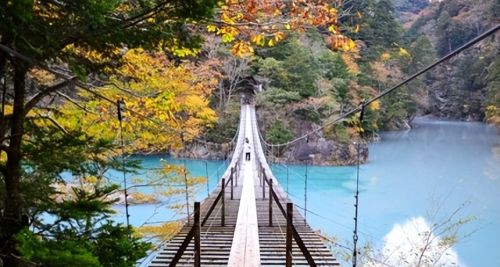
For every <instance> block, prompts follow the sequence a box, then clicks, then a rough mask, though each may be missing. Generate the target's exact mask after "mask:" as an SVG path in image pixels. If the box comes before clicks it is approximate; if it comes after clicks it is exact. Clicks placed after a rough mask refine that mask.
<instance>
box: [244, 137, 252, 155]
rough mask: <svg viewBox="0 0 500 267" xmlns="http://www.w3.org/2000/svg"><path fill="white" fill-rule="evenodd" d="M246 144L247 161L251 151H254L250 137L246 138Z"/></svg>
mask: <svg viewBox="0 0 500 267" xmlns="http://www.w3.org/2000/svg"><path fill="white" fill-rule="evenodd" d="M245 141H246V144H245V151H246V152H245V159H246V160H247V161H249V160H250V151H252V147H251V146H250V143H249V141H248V138H245Z"/></svg>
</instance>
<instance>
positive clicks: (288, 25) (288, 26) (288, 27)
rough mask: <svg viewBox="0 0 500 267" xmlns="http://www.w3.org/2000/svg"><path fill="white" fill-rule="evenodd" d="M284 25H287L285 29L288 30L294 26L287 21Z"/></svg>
mask: <svg viewBox="0 0 500 267" xmlns="http://www.w3.org/2000/svg"><path fill="white" fill-rule="evenodd" d="M283 27H285V29H287V30H290V29H291V28H292V27H291V26H290V24H288V23H286V24H285V25H284V26H283Z"/></svg>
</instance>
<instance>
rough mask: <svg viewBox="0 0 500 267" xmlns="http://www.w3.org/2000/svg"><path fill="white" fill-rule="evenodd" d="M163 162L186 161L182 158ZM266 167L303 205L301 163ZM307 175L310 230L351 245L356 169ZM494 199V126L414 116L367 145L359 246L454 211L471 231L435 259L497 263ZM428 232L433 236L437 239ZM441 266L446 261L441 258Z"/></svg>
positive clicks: (387, 244)
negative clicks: (404, 127)
mask: <svg viewBox="0 0 500 267" xmlns="http://www.w3.org/2000/svg"><path fill="white" fill-rule="evenodd" d="M161 158H165V157H162V156H147V157H143V158H142V159H143V165H144V166H147V167H148V168H155V167H159V166H160V164H161V161H160V159H161ZM165 159H166V160H167V161H169V162H173V163H177V164H184V161H183V160H171V159H168V158H165ZM185 162H186V164H187V167H188V168H189V170H190V171H191V172H192V173H193V175H196V176H205V175H206V169H205V161H194V160H186V161H185ZM207 167H208V172H209V177H210V183H209V186H210V190H212V189H213V188H214V186H215V184H216V180H217V177H218V176H220V175H221V174H222V172H223V171H224V169H225V163H224V162H222V161H208V162H207ZM272 168H273V172H274V174H275V176H276V177H277V178H278V179H279V182H280V184H281V186H282V187H283V188H284V189H285V190H286V189H287V188H288V190H289V196H290V198H291V199H292V200H293V201H294V203H296V204H297V205H299V206H300V207H305V206H306V205H305V203H304V184H305V179H304V178H305V173H306V166H305V165H290V166H289V167H288V168H287V167H286V166H285V165H281V164H275V165H273V166H272ZM287 173H288V174H287ZM149 175H154V174H151V173H150V174H149ZM307 176H308V185H307V187H308V192H307V208H308V209H309V210H310V211H311V212H309V213H308V214H307V215H306V216H307V220H308V221H309V223H310V224H311V226H312V227H313V228H315V229H319V230H321V231H322V232H323V233H324V234H327V235H330V236H336V237H337V238H338V240H339V243H341V244H343V245H345V246H348V247H350V246H352V230H353V225H354V221H353V217H354V206H353V204H354V197H353V196H354V191H355V185H356V183H355V178H356V168H355V167H352V166H351V167H323V166H307ZM130 179H132V178H130ZM206 194H207V190H206V185H202V186H200V189H199V191H198V194H197V197H196V198H197V199H198V200H201V199H202V198H203V197H205V196H206ZM499 203H500V135H499V134H498V132H497V130H496V129H495V128H493V127H489V126H486V125H484V124H480V123H462V122H443V121H430V120H424V119H420V120H417V121H415V122H414V128H413V129H412V130H410V131H403V132H401V131H400V132H386V133H382V134H381V141H380V142H377V143H373V144H371V145H370V155H369V162H368V163H367V164H364V165H362V166H361V167H360V203H359V208H360V209H359V231H360V232H359V235H360V241H359V242H358V245H359V246H360V247H362V246H363V244H364V243H365V242H370V243H371V244H373V245H374V246H375V247H376V248H377V249H378V250H380V251H382V254H383V251H391V249H392V250H394V248H395V247H404V246H407V245H408V243H398V242H400V241H401V237H402V236H404V235H407V237H409V238H406V239H408V240H410V241H411V242H410V243H414V242H416V241H415V240H416V236H418V235H416V233H417V232H418V231H425V230H426V229H430V228H431V227H432V226H433V224H434V223H439V222H442V221H443V220H446V219H447V218H449V216H450V215H451V214H452V213H453V212H454V211H456V210H457V209H459V211H458V213H457V214H456V215H455V216H454V217H453V218H454V219H456V220H459V219H461V218H471V217H472V216H474V217H476V219H475V220H473V221H472V222H470V223H467V224H466V225H464V226H463V227H462V228H461V229H460V233H462V234H464V235H466V234H469V233H470V236H468V237H466V238H465V239H464V240H461V241H460V242H459V243H458V245H456V246H455V247H454V248H453V250H449V251H447V252H446V255H445V256H444V257H443V259H442V260H441V262H440V263H443V260H445V261H447V262H448V263H450V262H457V263H458V265H459V266H484V267H490V266H491V267H495V266H500V257H498V256H499V255H500V205H499ZM117 209H118V210H119V212H120V215H121V216H118V217H117V220H121V218H123V216H122V215H123V206H117ZM299 209H300V208H299ZM302 212H303V211H302ZM152 214H154V215H153V216H151V215H152ZM131 215H132V216H131V222H132V223H133V224H134V225H141V224H142V223H144V222H145V221H150V222H154V221H165V220H171V219H176V218H180V217H182V214H180V215H178V214H174V213H173V212H172V211H169V210H168V209H166V208H165V205H164V203H163V204H159V205H154V204H151V205H135V206H132V207H131ZM433 234H435V235H436V238H438V239H436V240H439V238H442V237H440V236H439V235H438V234H437V233H433ZM339 250H342V249H341V248H339ZM346 252H348V251H347V250H346ZM392 254H395V253H392ZM382 256H383V255H382ZM439 266H451V265H447V263H446V262H444V263H443V265H439Z"/></svg>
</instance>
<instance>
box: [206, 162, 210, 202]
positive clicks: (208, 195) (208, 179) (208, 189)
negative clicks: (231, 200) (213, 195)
mask: <svg viewBox="0 0 500 267" xmlns="http://www.w3.org/2000/svg"><path fill="white" fill-rule="evenodd" d="M205 175H206V176H207V197H210V177H209V176H208V161H206V160H205Z"/></svg>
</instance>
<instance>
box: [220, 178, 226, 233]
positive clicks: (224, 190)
mask: <svg viewBox="0 0 500 267" xmlns="http://www.w3.org/2000/svg"><path fill="white" fill-rule="evenodd" d="M225 195H226V179H225V178H222V199H221V201H222V211H221V216H220V225H221V226H224V225H225V220H226V218H225V217H226V214H225V213H226V202H225V201H224V199H225Z"/></svg>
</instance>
